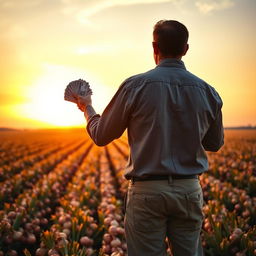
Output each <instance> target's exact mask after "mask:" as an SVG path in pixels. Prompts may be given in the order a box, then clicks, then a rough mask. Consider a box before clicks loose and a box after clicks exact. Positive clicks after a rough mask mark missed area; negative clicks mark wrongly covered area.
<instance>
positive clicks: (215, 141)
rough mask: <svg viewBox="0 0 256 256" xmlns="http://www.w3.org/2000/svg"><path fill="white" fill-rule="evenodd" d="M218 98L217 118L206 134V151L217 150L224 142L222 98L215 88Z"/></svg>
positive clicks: (204, 143)
mask: <svg viewBox="0 0 256 256" xmlns="http://www.w3.org/2000/svg"><path fill="white" fill-rule="evenodd" d="M214 96H215V99H216V105H217V111H216V116H215V119H214V120H213V121H212V123H211V124H210V127H209V129H208V131H207V133H206V134H205V136H204V138H203V141H202V144H203V146H204V149H205V150H206V151H212V152H217V151H218V150H219V149H220V148H221V147H222V145H223V144H224V128H223V121H222V110H221V108H222V105H223V103H222V100H221V98H220V96H219V95H218V93H217V92H216V91H215V90H214Z"/></svg>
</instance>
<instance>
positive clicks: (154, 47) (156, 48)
mask: <svg viewBox="0 0 256 256" xmlns="http://www.w3.org/2000/svg"><path fill="white" fill-rule="evenodd" d="M152 46H153V49H154V54H155V55H158V54H159V47H158V44H157V42H152Z"/></svg>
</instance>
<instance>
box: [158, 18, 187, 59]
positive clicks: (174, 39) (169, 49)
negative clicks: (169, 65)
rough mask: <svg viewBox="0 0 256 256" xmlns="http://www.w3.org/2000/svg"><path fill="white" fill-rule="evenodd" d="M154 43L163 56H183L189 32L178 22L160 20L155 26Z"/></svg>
mask: <svg viewBox="0 0 256 256" xmlns="http://www.w3.org/2000/svg"><path fill="white" fill-rule="evenodd" d="M153 38H154V42H156V43H157V44H158V47H159V50H160V53H161V54H162V55H163V56H165V57H166V56H172V57H177V56H179V55H182V53H183V52H184V47H185V45H186V44H187V42H188V30H187V28H186V27H185V26H184V25H183V24H182V23H180V22H178V21H176V20H160V21H158V22H157V23H156V24H155V26H154V31H153Z"/></svg>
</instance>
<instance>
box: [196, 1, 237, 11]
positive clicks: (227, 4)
mask: <svg viewBox="0 0 256 256" xmlns="http://www.w3.org/2000/svg"><path fill="white" fill-rule="evenodd" d="M234 4H235V3H234V1H233V0H199V1H196V2H195V5H196V7H197V8H198V9H199V11H200V12H201V13H203V14H209V13H212V12H213V11H218V10H223V9H228V8H231V7H232V6H234Z"/></svg>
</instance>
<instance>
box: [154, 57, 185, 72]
mask: <svg viewBox="0 0 256 256" xmlns="http://www.w3.org/2000/svg"><path fill="white" fill-rule="evenodd" d="M157 67H174V68H183V69H186V67H185V65H184V62H183V61H182V60H178V59H174V58H167V59H162V60H161V61H160V62H159V64H158V65H157Z"/></svg>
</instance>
